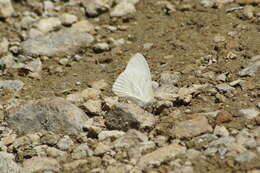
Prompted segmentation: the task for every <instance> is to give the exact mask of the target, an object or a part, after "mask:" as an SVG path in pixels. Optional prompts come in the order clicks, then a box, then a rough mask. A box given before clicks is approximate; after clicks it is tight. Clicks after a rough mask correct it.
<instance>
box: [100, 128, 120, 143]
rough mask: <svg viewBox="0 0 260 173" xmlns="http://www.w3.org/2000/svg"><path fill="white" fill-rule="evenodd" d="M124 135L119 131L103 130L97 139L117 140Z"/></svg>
mask: <svg viewBox="0 0 260 173" xmlns="http://www.w3.org/2000/svg"><path fill="white" fill-rule="evenodd" d="M124 134H125V132H123V131H119V130H110V131H106V130H104V131H102V132H100V133H99V134H98V139H99V140H100V141H103V140H105V139H107V138H112V139H117V138H119V137H121V136H123V135H124Z"/></svg>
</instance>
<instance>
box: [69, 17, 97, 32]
mask: <svg viewBox="0 0 260 173" xmlns="http://www.w3.org/2000/svg"><path fill="white" fill-rule="evenodd" d="M71 28H72V29H76V30H80V31H82V32H87V33H90V34H94V33H95V26H94V25H93V24H92V23H90V22H89V21H88V20H82V21H79V22H77V23H74V24H73V25H72V26H71Z"/></svg>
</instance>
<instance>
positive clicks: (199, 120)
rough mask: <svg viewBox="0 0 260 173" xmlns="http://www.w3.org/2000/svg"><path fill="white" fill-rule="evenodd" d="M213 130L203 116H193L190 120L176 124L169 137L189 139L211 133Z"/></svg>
mask: <svg viewBox="0 0 260 173" xmlns="http://www.w3.org/2000/svg"><path fill="white" fill-rule="evenodd" d="M212 131H213V129H212V127H211V126H210V124H209V123H208V120H207V118H205V117H204V116H200V115H199V116H195V117H193V118H192V119H190V120H185V121H181V122H176V123H175V124H174V125H173V128H172V130H171V133H170V135H171V136H173V137H176V138H191V137H194V136H198V135H200V134H202V133H206V132H212Z"/></svg>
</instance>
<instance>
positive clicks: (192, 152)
mask: <svg viewBox="0 0 260 173" xmlns="http://www.w3.org/2000/svg"><path fill="white" fill-rule="evenodd" d="M186 155H187V157H188V159H189V160H193V159H196V158H198V157H199V156H200V152H199V151H198V150H195V149H188V150H187V152H186Z"/></svg>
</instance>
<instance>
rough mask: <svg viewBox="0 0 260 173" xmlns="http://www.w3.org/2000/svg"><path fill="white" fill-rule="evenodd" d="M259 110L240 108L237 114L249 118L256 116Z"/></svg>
mask: <svg viewBox="0 0 260 173" xmlns="http://www.w3.org/2000/svg"><path fill="white" fill-rule="evenodd" d="M259 113H260V112H259V111H258V110H256V109H255V108H248V109H240V110H239V112H238V114H237V116H241V117H246V118H248V119H253V118H256V117H257V116H258V115H259Z"/></svg>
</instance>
